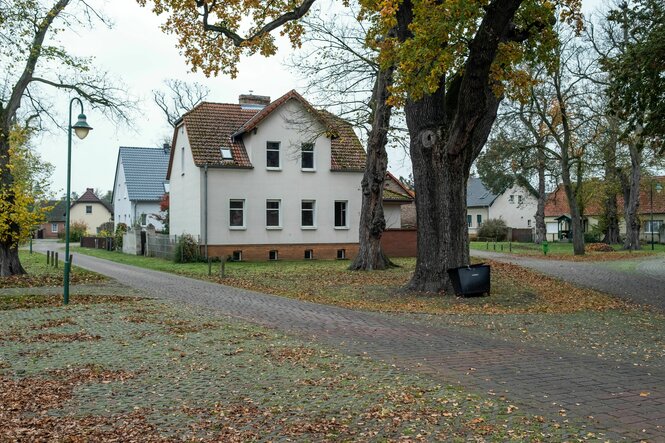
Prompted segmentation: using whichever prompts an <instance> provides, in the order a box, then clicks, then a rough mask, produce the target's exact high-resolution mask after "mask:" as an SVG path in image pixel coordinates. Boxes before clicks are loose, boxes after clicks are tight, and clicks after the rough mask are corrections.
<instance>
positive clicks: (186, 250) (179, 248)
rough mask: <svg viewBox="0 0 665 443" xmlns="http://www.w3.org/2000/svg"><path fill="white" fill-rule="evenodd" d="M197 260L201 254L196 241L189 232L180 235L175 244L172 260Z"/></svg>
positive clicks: (181, 261) (180, 261)
mask: <svg viewBox="0 0 665 443" xmlns="http://www.w3.org/2000/svg"><path fill="white" fill-rule="evenodd" d="M199 260H201V254H200V252H199V244H198V242H197V241H196V240H194V237H192V236H191V235H189V234H185V235H183V236H181V237H180V238H179V239H178V242H177V243H176V245H175V251H174V255H173V261H174V262H176V263H193V262H197V261H199Z"/></svg>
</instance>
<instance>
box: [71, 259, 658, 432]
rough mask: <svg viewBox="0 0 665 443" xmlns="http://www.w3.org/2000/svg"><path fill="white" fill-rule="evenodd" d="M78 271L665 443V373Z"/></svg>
mask: <svg viewBox="0 0 665 443" xmlns="http://www.w3.org/2000/svg"><path fill="white" fill-rule="evenodd" d="M74 262H75V264H76V265H78V266H81V267H84V268H87V269H90V270H93V271H96V272H99V273H102V274H105V275H108V276H110V277H113V278H115V279H117V280H119V281H120V282H122V283H123V284H125V285H128V286H129V287H132V288H134V289H136V290H139V291H142V292H145V293H146V294H148V295H152V296H154V297H160V298H165V299H173V300H177V301H178V302H182V303H188V304H194V305H199V306H204V307H209V308H211V309H216V310H220V311H221V312H224V313H227V314H229V315H231V316H233V317H238V318H241V319H244V320H247V321H249V322H253V323H258V324H261V325H264V326H269V327H272V328H276V329H278V330H280V331H284V332H289V333H293V334H297V335H299V336H304V337H306V338H314V339H316V340H319V341H321V342H324V343H326V344H331V345H333V346H336V347H338V348H341V349H343V350H345V351H346V352H350V353H355V354H364V353H367V354H368V355H370V356H372V357H375V358H378V359H380V360H384V361H386V362H388V363H392V364H395V365H396V366H398V367H402V368H408V369H412V370H416V371H420V372H423V373H427V374H429V375H430V376H432V377H434V378H437V379H440V380H441V381H442V382H445V383H451V384H455V383H460V384H462V385H464V386H466V387H468V388H470V389H472V390H478V391H481V392H488V391H489V392H494V393H497V394H498V395H506V396H508V397H509V398H512V399H514V400H515V401H516V402H518V403H516V404H520V405H522V407H527V408H529V410H532V411H533V412H534V413H543V414H546V415H552V414H566V415H567V417H570V418H571V419H586V418H587V417H593V418H592V419H589V420H590V422H592V423H593V424H594V426H595V427H596V428H599V429H604V430H605V431H607V432H608V435H610V436H615V437H616V436H622V437H624V438H626V439H627V440H630V441H637V440H640V439H644V440H645V441H654V442H656V441H665V371H661V370H658V369H654V368H651V369H645V368H640V367H634V366H632V365H628V364H617V363H612V362H607V361H601V360H599V359H596V358H593V357H585V356H579V355H574V354H568V353H564V352H558V351H556V352H554V351H548V350H545V349H541V348H535V347H528V346H523V345H518V344H512V343H507V342H505V341H500V340H489V339H487V338H481V337H479V336H476V335H474V334H473V333H472V331H470V332H466V331H459V330H457V329H452V328H446V327H438V326H437V327H434V326H428V325H423V324H416V323H411V322H409V321H408V320H404V319H403V318H399V317H396V316H390V315H382V314H377V313H368V312H359V311H352V310H348V309H342V308H337V307H334V306H325V305H318V304H313V303H307V302H302V301H297V300H292V299H288V298H282V297H275V296H269V295H265V294H260V293H255V292H250V291H245V290H241V289H237V288H232V287H226V286H222V285H217V284H213V283H208V282H204V281H200V280H194V279H189V278H186V277H180V276H176V275H172V274H167V273H162V272H157V271H150V270H146V269H140V268H136V267H132V266H126V265H121V264H118V263H112V262H109V261H106V260H101V259H98V258H94V257H88V256H83V255H77V256H76V257H75V258H74Z"/></svg>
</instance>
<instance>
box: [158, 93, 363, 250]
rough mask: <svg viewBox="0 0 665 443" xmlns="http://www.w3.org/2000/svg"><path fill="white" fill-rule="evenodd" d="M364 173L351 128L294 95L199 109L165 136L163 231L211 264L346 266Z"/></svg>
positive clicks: (355, 237) (355, 234) (205, 105)
mask: <svg viewBox="0 0 665 443" xmlns="http://www.w3.org/2000/svg"><path fill="white" fill-rule="evenodd" d="M364 166H365V151H364V150H363V147H362V145H361V144H360V141H359V140H358V138H357V136H356V134H355V132H354V131H353V128H352V127H351V126H350V125H349V124H348V123H346V122H344V121H343V120H341V119H339V118H338V117H336V116H334V115H332V114H330V113H328V112H325V111H319V110H316V109H314V108H313V107H312V106H311V105H310V104H309V103H308V102H307V101H306V100H305V99H304V98H303V97H302V96H300V95H299V94H298V93H297V92H296V91H290V92H288V93H287V94H285V95H284V96H282V97H280V98H279V99H277V100H275V101H273V102H271V101H270V98H269V97H265V96H257V95H241V96H240V100H239V104H222V103H208V102H204V103H201V104H199V105H197V106H196V107H194V109H192V110H191V111H189V112H187V113H186V114H185V115H183V117H182V118H181V119H180V120H178V122H177V124H176V128H175V132H174V137H173V142H172V150H171V156H170V160H169V167H168V174H167V177H166V178H167V180H169V188H170V193H169V197H170V232H171V234H174V235H181V234H192V235H193V236H195V237H198V238H200V241H201V244H203V245H207V249H208V255H209V256H213V257H215V256H219V257H228V256H231V257H232V258H233V259H242V260H267V259H282V258H288V259H303V258H322V259H323V258H350V257H352V256H353V255H355V254H356V253H357V250H358V223H359V216H360V206H361V196H362V194H361V191H360V182H361V180H362V175H363V170H364ZM204 248H205V246H204Z"/></svg>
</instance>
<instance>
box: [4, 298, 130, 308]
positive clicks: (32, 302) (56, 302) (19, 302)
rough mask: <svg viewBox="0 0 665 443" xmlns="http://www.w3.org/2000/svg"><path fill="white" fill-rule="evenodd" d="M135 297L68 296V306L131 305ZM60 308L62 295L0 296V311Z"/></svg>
mask: <svg viewBox="0 0 665 443" xmlns="http://www.w3.org/2000/svg"><path fill="white" fill-rule="evenodd" d="M137 300H140V299H139V298H137V297H124V296H120V295H79V294H74V295H70V298H69V304H70V305H90V304H97V303H132V302H136V301H137ZM56 306H62V295H0V311H7V310H12V309H32V308H46V307H56Z"/></svg>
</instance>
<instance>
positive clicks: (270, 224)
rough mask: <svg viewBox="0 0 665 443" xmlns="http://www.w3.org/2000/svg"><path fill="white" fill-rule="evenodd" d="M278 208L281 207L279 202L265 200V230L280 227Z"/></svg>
mask: <svg viewBox="0 0 665 443" xmlns="http://www.w3.org/2000/svg"><path fill="white" fill-rule="evenodd" d="M280 206H281V200H266V227H267V228H279V227H281V226H282V223H281V214H280Z"/></svg>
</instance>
